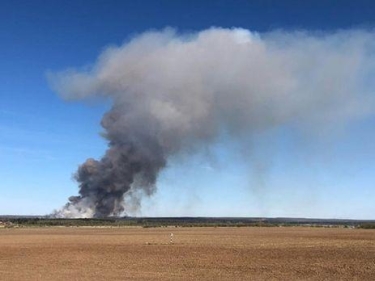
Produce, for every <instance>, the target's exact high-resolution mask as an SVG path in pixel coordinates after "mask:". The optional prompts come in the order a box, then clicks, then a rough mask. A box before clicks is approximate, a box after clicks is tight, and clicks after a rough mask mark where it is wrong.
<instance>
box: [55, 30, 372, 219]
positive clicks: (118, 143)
mask: <svg viewBox="0 0 375 281" xmlns="http://www.w3.org/2000/svg"><path fill="white" fill-rule="evenodd" d="M374 49H375V48H374V35H373V34H372V33H370V32H365V31H342V32H338V33H335V34H329V35H324V36H322V35H316V36H315V35H309V34H304V33H285V32H274V33H268V34H263V35H259V34H256V33H252V32H250V31H248V30H244V29H218V28H212V29H209V30H205V31H202V32H200V33H197V34H190V35H188V36H179V35H176V33H175V32H174V31H173V30H170V29H167V30H164V31H162V32H151V33H145V34H142V35H140V36H138V37H136V38H134V39H133V40H131V41H130V42H128V43H126V44H124V45H123V46H120V47H117V48H115V47H112V48H108V49H107V50H106V51H105V52H104V53H103V54H102V55H101V56H100V57H99V59H98V61H97V63H96V64H95V66H94V67H92V68H91V69H90V70H89V71H81V72H80V71H66V72H63V73H59V74H53V75H50V80H51V84H52V86H53V87H54V88H55V89H56V91H57V92H58V93H59V94H60V95H62V96H63V97H65V98H68V99H84V98H89V97H92V96H104V97H108V98H110V99H111V101H112V102H113V106H112V108H111V110H110V111H109V112H108V113H106V114H105V116H104V117H103V119H102V126H103V128H104V130H105V138H106V139H107V140H108V146H109V147H108V150H107V151H106V153H105V155H104V156H103V158H102V159H100V160H94V159H88V160H87V161H86V162H85V163H83V164H82V165H81V166H80V167H79V169H78V171H77V173H76V175H75V179H76V180H77V182H78V183H79V188H80V189H79V195H78V196H73V197H71V198H70V199H69V201H70V202H68V203H67V204H66V206H64V207H63V208H62V209H61V210H59V211H56V212H55V214H54V215H55V216H57V217H106V216H113V215H120V214H122V213H123V211H124V207H126V206H124V199H125V197H126V196H131V194H132V192H133V191H142V192H143V193H145V194H146V195H151V194H153V192H154V191H155V185H156V182H157V178H158V174H159V172H160V170H161V169H163V168H164V167H165V166H166V164H167V160H168V158H169V157H170V156H171V155H175V154H177V153H181V152H183V151H184V150H186V149H187V148H190V147H192V146H199V145H208V144H210V143H211V142H212V141H213V140H214V139H215V138H217V137H218V135H219V134H220V133H222V132H226V133H228V134H229V135H230V136H231V137H232V138H242V136H244V135H249V134H250V135H251V134H252V133H254V132H258V131H265V130H268V129H271V128H274V127H277V126H283V125H290V126H293V127H295V128H300V129H302V130H312V131H321V130H323V129H325V128H327V126H328V127H330V126H331V127H335V126H340V125H342V124H345V123H347V122H348V121H351V120H354V119H356V118H360V117H363V116H365V115H367V114H371V113H372V109H373V102H372V97H371V96H370V95H369V91H368V90H366V89H369V87H370V86H371V85H372V84H371V83H372V82H371V81H372V79H370V78H371V77H372V76H373V75H372V74H373V72H374V64H373V63H372V62H373V61H374V60H373V58H372V56H373V54H374V52H373V50H374ZM370 84H371V85H370Z"/></svg>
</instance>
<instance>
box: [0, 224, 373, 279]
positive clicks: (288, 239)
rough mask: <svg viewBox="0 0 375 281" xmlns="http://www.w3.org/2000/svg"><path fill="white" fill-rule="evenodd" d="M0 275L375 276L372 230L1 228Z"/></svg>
mask: <svg viewBox="0 0 375 281" xmlns="http://www.w3.org/2000/svg"><path fill="white" fill-rule="evenodd" d="M170 233H173V234H174V235H173V243H172V244H170ZM0 280H69V281H70V280H375V231H374V230H360V229H339V228H333V229H328V228H308V227H282V228H279V227H270V228H255V227H243V228H174V227H170V228H74V227H72V228H69V227H63V228H35V229H33V228H19V229H0Z"/></svg>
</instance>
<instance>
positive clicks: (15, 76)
mask: <svg viewBox="0 0 375 281" xmlns="http://www.w3.org/2000/svg"><path fill="white" fill-rule="evenodd" d="M276 2H277V3H276ZM1 5H2V7H1V9H0V38H1V44H0V74H1V75H0V178H1V181H0V214H23V215H35V214H47V213H50V212H51V211H52V210H53V209H56V208H59V207H61V206H62V205H64V204H65V203H66V200H67V198H68V197H69V196H71V195H75V194H77V192H78V188H77V184H76V183H75V182H74V181H73V180H72V174H73V173H74V172H75V170H76V169H77V167H78V165H80V164H81V163H82V162H84V161H85V159H87V158H89V157H94V158H100V156H101V155H103V152H104V151H105V149H106V142H105V140H103V139H102V138H101V137H100V136H99V132H101V130H102V129H101V127H100V120H101V117H102V115H103V113H104V112H105V111H106V110H107V109H108V107H109V103H108V102H106V101H102V100H91V101H86V102H72V101H70V102H68V101H65V100H63V99H62V98H61V97H59V96H58V95H57V94H56V93H55V92H54V91H53V90H51V87H50V85H49V83H48V81H47V78H46V75H47V73H49V72H56V71H61V70H65V69H67V68H70V67H78V68H79V67H82V66H84V65H90V64H93V63H94V62H95V61H96V59H97V57H98V55H99V54H100V53H101V52H102V51H103V50H104V49H105V48H106V47H108V46H111V45H119V44H122V43H123V42H126V41H128V40H129V39H130V38H132V37H133V36H134V35H135V34H139V33H142V32H145V31H149V30H161V29H163V28H165V27H173V28H176V29H177V30H178V31H179V32H181V33H184V32H185V33H186V32H190V33H191V32H198V31H200V30H204V29H207V28H210V27H212V26H215V27H223V28H232V27H240V28H245V29H249V30H252V31H256V32H260V33H262V32H268V31H272V30H275V29H282V30H287V31H294V30H306V31H311V32H319V33H323V34H325V33H327V34H328V33H332V32H334V31H337V30H345V29H353V28H355V29H363V30H373V27H374V23H375V18H374V15H373V11H374V8H375V4H373V2H372V1H94V0H93V1H88V0H87V1H36V0H35V1H6V2H4V3H2V4H1ZM370 90H373V89H370ZM371 92H372V91H371ZM372 94H373V93H372ZM374 121H375V119H374V116H367V117H366V118H363V119H360V120H358V121H356V122H353V123H352V124H349V125H348V126H347V127H346V128H345V129H343V130H342V131H339V132H336V133H335V134H333V135H329V136H323V137H321V138H319V137H318V138H313V139H311V138H310V136H309V134H308V133H307V134H305V135H304V134H302V133H301V134H298V133H296V132H294V131H293V130H289V129H288V128H283V129H280V130H279V131H278V130H275V131H271V132H267V133H266V134H264V135H262V134H259V135H256V136H252V137H251V140H250V141H251V142H253V146H252V147H254V148H256V149H255V150H254V151H250V152H243V151H242V150H241V149H238V147H237V145H236V143H233V142H230V141H226V140H225V139H224V140H223V139H222V140H218V141H217V142H216V143H214V144H212V145H211V147H210V152H209V153H207V152H205V151H200V152H198V153H195V154H194V155H192V156H186V155H185V156H178V157H175V158H173V159H171V161H170V163H169V164H168V167H167V169H166V170H164V171H163V172H162V174H161V175H160V178H159V181H158V192H157V193H156V194H154V195H153V196H152V197H151V198H145V199H144V200H143V207H142V208H141V210H139V211H138V212H137V213H136V214H137V215H145V216H186V215H189V216H271V217H274V216H294V217H334V218H359V219H373V218H374V217H373V214H374V211H375V207H374V204H373V199H372V198H375V188H374V183H375V176H374V173H373V171H374V168H375V162H374V157H375V132H374V126H373V125H374ZM207 154H209V155H207Z"/></svg>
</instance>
